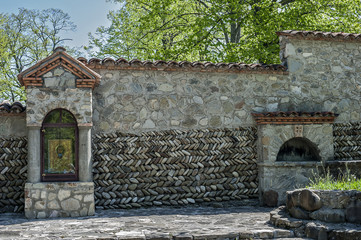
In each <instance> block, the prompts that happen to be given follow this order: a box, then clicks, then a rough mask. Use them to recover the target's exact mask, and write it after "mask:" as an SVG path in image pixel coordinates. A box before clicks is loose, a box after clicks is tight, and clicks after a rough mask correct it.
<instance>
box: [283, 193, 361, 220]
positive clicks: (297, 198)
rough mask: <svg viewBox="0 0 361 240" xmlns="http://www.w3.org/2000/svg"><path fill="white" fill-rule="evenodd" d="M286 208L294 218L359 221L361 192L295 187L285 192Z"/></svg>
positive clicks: (360, 216)
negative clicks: (293, 189)
mask: <svg viewBox="0 0 361 240" xmlns="http://www.w3.org/2000/svg"><path fill="white" fill-rule="evenodd" d="M286 208H287V210H288V211H289V213H290V215H291V216H292V217H295V218H300V219H314V220H319V221H323V222H332V223H344V222H351V223H361V215H360V211H361V192H360V191H356V190H349V191H341V190H309V189H297V190H295V191H289V192H287V204H286Z"/></svg>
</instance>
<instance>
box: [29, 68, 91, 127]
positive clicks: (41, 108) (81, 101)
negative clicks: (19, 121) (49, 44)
mask: <svg viewBox="0 0 361 240" xmlns="http://www.w3.org/2000/svg"><path fill="white" fill-rule="evenodd" d="M59 70H62V73H61V74H60V75H59V74H58V75H53V76H52V77H48V78H47V77H44V82H45V86H44V87H40V88H27V89H26V94H27V98H28V100H27V102H26V124H27V125H28V126H41V124H42V122H43V120H44V117H45V116H46V114H47V113H48V112H50V111H51V110H54V109H56V108H64V109H66V110H68V111H70V112H71V113H72V114H73V115H74V116H75V118H76V120H77V123H78V124H89V123H92V89H91V88H75V86H72V84H70V83H69V84H68V81H71V82H72V81H75V76H74V75H72V74H71V73H70V72H68V71H67V70H64V69H63V68H61V67H57V68H55V69H54V70H52V72H56V71H59ZM59 73H60V72H59ZM54 74H55V73H54ZM49 79H51V82H52V83H51V84H46V83H47V82H49V81H48V80H49Z"/></svg>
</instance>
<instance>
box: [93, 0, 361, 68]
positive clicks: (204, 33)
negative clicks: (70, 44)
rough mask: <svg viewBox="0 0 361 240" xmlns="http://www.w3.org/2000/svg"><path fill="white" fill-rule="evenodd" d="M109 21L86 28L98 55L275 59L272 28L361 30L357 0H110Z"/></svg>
mask: <svg viewBox="0 0 361 240" xmlns="http://www.w3.org/2000/svg"><path fill="white" fill-rule="evenodd" d="M112 1H114V2H118V3H119V4H120V9H119V10H115V11H111V12H110V13H109V14H108V18H109V20H110V21H111V26H110V27H99V28H98V29H97V31H96V33H95V35H92V34H90V35H89V37H90V46H89V47H88V48H87V50H88V51H89V52H90V54H91V55H93V56H97V57H106V56H111V57H114V58H120V57H124V58H128V59H130V58H140V59H149V60H188V61H212V62H220V61H224V62H246V63H254V62H261V63H277V62H279V61H280V60H279V56H278V54H279V45H278V37H277V35H276V34H275V32H276V31H281V30H287V29H297V30H319V31H336V32H338V31H343V32H361V24H360V23H361V18H360V13H361V2H360V1H355V0H332V1H331V0H241V1H240V0H112Z"/></svg>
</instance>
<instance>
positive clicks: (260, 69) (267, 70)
mask: <svg viewBox="0 0 361 240" xmlns="http://www.w3.org/2000/svg"><path fill="white" fill-rule="evenodd" d="M78 61H80V62H82V63H83V64H85V65H86V66H87V67H89V68H91V69H108V70H155V71H182V72H221V73H224V72H238V73H259V74H281V75H288V71H287V68H286V67H285V66H283V65H281V64H244V63H223V62H220V63H211V62H204V63H202V62H187V61H181V62H176V61H168V62H166V61H154V62H151V61H140V60H138V59H133V60H131V61H127V60H125V59H124V58H120V59H118V60H114V59H111V58H105V59H103V60H101V59H98V58H91V59H89V60H87V59H86V58H83V57H80V58H78Z"/></svg>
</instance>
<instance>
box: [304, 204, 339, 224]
mask: <svg viewBox="0 0 361 240" xmlns="http://www.w3.org/2000/svg"><path fill="white" fill-rule="evenodd" d="M310 217H311V218H312V219H315V220H320V221H324V222H331V223H339V222H345V211H344V210H343V209H331V208H327V207H322V208H321V209H319V210H317V211H314V212H312V213H310Z"/></svg>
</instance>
